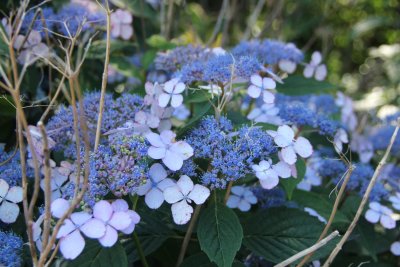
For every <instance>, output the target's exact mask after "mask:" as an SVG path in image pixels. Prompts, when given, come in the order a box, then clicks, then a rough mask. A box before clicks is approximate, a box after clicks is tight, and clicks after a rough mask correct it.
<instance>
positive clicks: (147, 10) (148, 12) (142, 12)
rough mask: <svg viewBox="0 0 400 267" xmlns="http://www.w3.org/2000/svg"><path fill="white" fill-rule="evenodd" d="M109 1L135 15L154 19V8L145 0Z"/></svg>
mask: <svg viewBox="0 0 400 267" xmlns="http://www.w3.org/2000/svg"><path fill="white" fill-rule="evenodd" d="M111 3H113V4H114V5H116V6H117V7H119V8H122V9H128V10H129V11H130V13H132V15H134V16H135V17H138V18H148V19H152V20H155V19H154V18H155V17H156V13H155V10H154V9H152V8H151V7H150V5H148V4H147V3H146V1H145V0H111ZM155 21H157V20H155Z"/></svg>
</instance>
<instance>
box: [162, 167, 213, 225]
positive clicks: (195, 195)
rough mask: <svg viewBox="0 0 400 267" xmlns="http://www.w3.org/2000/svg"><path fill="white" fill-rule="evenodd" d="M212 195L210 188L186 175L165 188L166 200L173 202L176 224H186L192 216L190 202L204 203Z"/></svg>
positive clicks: (172, 208)
mask: <svg viewBox="0 0 400 267" xmlns="http://www.w3.org/2000/svg"><path fill="white" fill-rule="evenodd" d="M209 196H210V190H209V189H208V188H207V187H205V186H202V185H199V184H196V185H195V184H193V181H192V179H190V178H189V177H188V176H186V175H182V176H181V178H179V180H178V182H177V183H176V185H173V186H170V187H168V188H166V189H165V190H164V198H165V201H167V202H168V203H170V204H172V206H171V211H172V217H173V219H174V222H175V223H176V224H186V223H187V222H188V221H189V220H190V218H191V217H192V213H193V208H192V206H190V205H189V204H191V203H192V201H193V202H194V203H196V204H197V205H200V204H203V203H204V202H205V201H206V200H207V198H208V197H209Z"/></svg>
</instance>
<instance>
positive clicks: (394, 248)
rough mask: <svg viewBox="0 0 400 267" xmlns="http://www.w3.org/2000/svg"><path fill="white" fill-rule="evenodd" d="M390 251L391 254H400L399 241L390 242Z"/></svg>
mask: <svg viewBox="0 0 400 267" xmlns="http://www.w3.org/2000/svg"><path fill="white" fill-rule="evenodd" d="M390 251H391V252H392V253H393V255H395V256H400V242H399V241H396V242H394V243H392V245H391V246H390Z"/></svg>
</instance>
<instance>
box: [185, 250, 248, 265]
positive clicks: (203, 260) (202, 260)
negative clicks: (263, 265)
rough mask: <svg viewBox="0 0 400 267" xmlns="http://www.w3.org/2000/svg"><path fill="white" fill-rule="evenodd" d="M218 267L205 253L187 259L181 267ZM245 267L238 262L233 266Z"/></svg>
mask: <svg viewBox="0 0 400 267" xmlns="http://www.w3.org/2000/svg"><path fill="white" fill-rule="evenodd" d="M193 266H196V267H216V266H217V265H216V264H215V263H213V262H211V261H210V260H209V259H208V257H207V255H206V254H205V253H203V252H200V253H198V254H194V255H192V256H190V257H187V258H186V259H185V260H184V261H183V262H182V264H181V265H180V267H193ZM244 266H245V265H244V264H243V263H241V262H240V261H238V260H235V261H234V262H233V264H232V267H244Z"/></svg>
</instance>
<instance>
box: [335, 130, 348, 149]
mask: <svg viewBox="0 0 400 267" xmlns="http://www.w3.org/2000/svg"><path fill="white" fill-rule="evenodd" d="M348 142H349V137H348V136H347V132H346V131H345V130H344V129H342V128H340V129H338V130H337V132H336V133H335V136H334V138H333V144H334V147H335V150H336V152H337V153H340V152H342V150H343V144H347V143H348Z"/></svg>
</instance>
